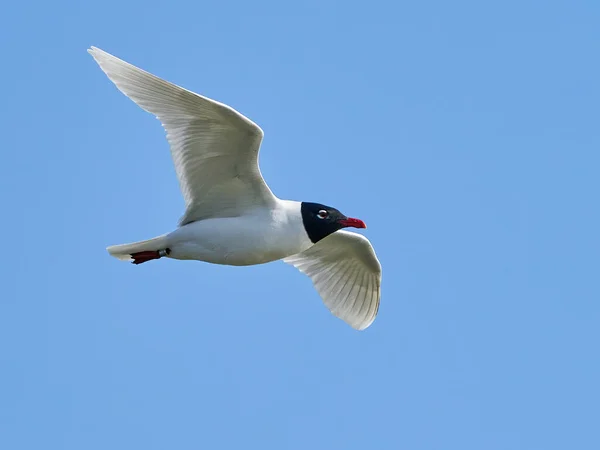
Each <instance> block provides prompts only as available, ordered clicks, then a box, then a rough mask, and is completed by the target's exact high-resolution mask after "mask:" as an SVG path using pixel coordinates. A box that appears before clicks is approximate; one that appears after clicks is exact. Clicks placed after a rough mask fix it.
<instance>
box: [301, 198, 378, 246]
mask: <svg viewBox="0 0 600 450" xmlns="http://www.w3.org/2000/svg"><path fill="white" fill-rule="evenodd" d="M300 210H301V211H302V222H303V223H304V229H305V230H306V234H308V237H309V238H310V240H311V241H312V243H313V244H316V243H317V242H319V241H320V240H321V239H323V238H324V237H327V236H329V235H330V234H331V233H335V232H336V231H337V230H340V229H342V228H346V227H354V228H367V226H366V225H365V223H364V222H363V221H362V220H359V219H353V218H351V217H346V216H345V215H343V214H342V213H341V212H339V211H338V210H337V209H335V208H332V207H331V206H326V205H321V204H320V203H309V202H302V206H301V208H300Z"/></svg>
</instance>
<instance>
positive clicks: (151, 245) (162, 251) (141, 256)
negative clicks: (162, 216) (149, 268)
mask: <svg viewBox="0 0 600 450" xmlns="http://www.w3.org/2000/svg"><path fill="white" fill-rule="evenodd" d="M106 250H107V251H108V253H109V254H110V255H111V256H114V257H115V258H117V259H120V260H121V261H132V262H133V263H134V264H141V263H144V262H146V261H150V260H152V259H158V258H161V257H163V256H167V255H169V253H171V250H170V249H169V248H167V235H166V234H165V235H162V236H158V237H155V238H154V239H148V240H147V241H140V242H134V243H132V244H121V245H112V246H110V247H107V248H106Z"/></svg>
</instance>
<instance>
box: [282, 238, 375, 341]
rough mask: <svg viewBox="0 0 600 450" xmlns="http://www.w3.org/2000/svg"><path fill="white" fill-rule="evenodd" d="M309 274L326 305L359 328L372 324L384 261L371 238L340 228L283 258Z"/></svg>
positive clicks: (352, 325) (337, 315)
mask: <svg viewBox="0 0 600 450" xmlns="http://www.w3.org/2000/svg"><path fill="white" fill-rule="evenodd" d="M283 261H284V262H286V263H288V264H291V265H293V266H294V267H296V268H297V269H298V270H300V271H301V272H302V273H304V274H306V275H308V276H309V277H310V278H311V279H312V281H313V284H314V286H315V289H316V290H317V292H318V293H319V295H320V296H321V298H322V299H323V302H324V303H325V306H327V308H329V310H330V311H331V312H332V313H333V314H334V315H335V316H336V317H338V318H340V319H342V320H343V321H345V322H346V323H347V324H348V325H350V326H351V327H353V328H356V329H357V330H364V329H365V328H367V327H368V326H369V325H371V324H372V323H373V321H374V320H375V317H376V316H377V311H378V310H379V298H380V296H381V289H380V287H381V264H380V263H379V260H378V259H377V256H376V255H375V251H374V250H373V247H372V246H371V243H370V242H369V240H368V239H367V238H366V237H364V236H362V235H360V234H357V233H351V232H349V231H343V230H341V231H337V232H335V233H333V234H331V235H329V236H327V237H326V238H324V239H322V240H321V241H319V242H317V243H316V244H315V245H313V246H312V247H310V248H309V249H308V250H306V251H304V252H302V253H298V254H297V255H293V256H290V257H288V258H285V259H284V260H283Z"/></svg>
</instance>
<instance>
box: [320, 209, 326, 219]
mask: <svg viewBox="0 0 600 450" xmlns="http://www.w3.org/2000/svg"><path fill="white" fill-rule="evenodd" d="M328 215H329V213H328V212H327V211H325V210H324V209H322V210H320V211H319V213H318V214H317V217H318V218H319V219H327V216H328Z"/></svg>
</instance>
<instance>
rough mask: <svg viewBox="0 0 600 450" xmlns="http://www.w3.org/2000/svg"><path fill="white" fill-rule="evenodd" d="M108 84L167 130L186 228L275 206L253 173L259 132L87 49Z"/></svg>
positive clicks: (226, 111)
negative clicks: (153, 116)
mask: <svg viewBox="0 0 600 450" xmlns="http://www.w3.org/2000/svg"><path fill="white" fill-rule="evenodd" d="M88 52H89V53H90V54H91V55H92V56H93V57H94V59H95V60H96V62H97V63H98V65H99V66H100V68H101V69H102V70H103V71H104V73H106V75H107V76H108V78H109V79H110V80H111V81H112V82H113V83H114V84H115V85H116V86H117V88H118V89H119V90H120V91H121V92H123V94H125V95H126V96H127V97H129V98H130V99H131V100H133V101H134V102H135V103H136V104H137V105H138V106H140V107H141V108H142V109H144V110H145V111H147V112H149V113H151V114H153V115H155V116H156V117H157V118H158V119H159V120H160V121H161V123H162V125H163V127H164V128H165V130H166V134H167V140H168V142H169V144H170V147H171V156H172V158H173V163H174V165H175V171H176V172H177V177H178V179H179V186H180V188H181V193H182V194H183V198H184V200H185V204H186V211H185V214H184V215H183V217H182V218H181V220H180V225H185V224H187V223H190V222H194V221H196V220H201V219H205V218H208V217H235V216H239V215H241V214H243V213H244V211H245V210H247V209H250V208H254V207H257V206H270V205H272V204H274V202H275V201H276V198H275V196H274V195H273V193H272V192H271V190H270V189H269V187H268V186H267V185H266V183H265V181H264V179H263V177H262V174H261V173H260V169H259V167H258V152H259V149H260V144H261V142H262V138H263V131H262V130H261V129H260V127H259V126H258V125H256V124H255V123H254V122H252V121H251V120H250V119H248V118H247V117H245V116H243V115H242V114H240V113H239V112H237V111H236V110H234V109H233V108H230V107H229V106H227V105H224V104H222V103H219V102H217V101H214V100H211V99H209V98H207V97H204V96H202V95H199V94H196V93H194V92H191V91H188V90H187V89H184V88H182V87H180V86H177V85H175V84H173V83H169V82H168V81H165V80H162V79H161V78H158V77H156V76H154V75H152V74H150V73H148V72H146V71H144V70H142V69H139V68H138V67H135V66H133V65H131V64H129V63H127V62H125V61H122V60H121V59H119V58H117V57H115V56H113V55H111V54H109V53H106V52H105V51H103V50H100V49H99V48H96V47H92V48H90V49H89V50H88Z"/></svg>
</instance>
